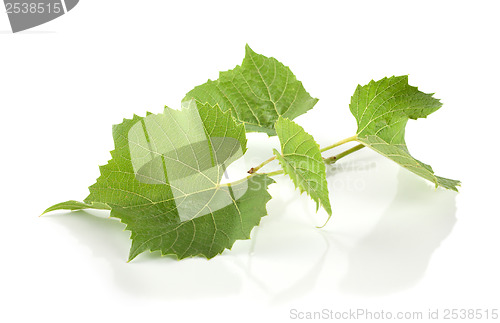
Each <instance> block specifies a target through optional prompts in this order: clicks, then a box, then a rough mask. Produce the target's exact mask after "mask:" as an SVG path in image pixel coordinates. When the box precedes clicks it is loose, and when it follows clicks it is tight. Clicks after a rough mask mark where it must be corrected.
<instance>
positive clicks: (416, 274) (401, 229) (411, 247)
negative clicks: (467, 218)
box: [340, 170, 456, 295]
mask: <svg viewBox="0 0 500 323" xmlns="http://www.w3.org/2000/svg"><path fill="white" fill-rule="evenodd" d="M398 183H399V185H398V190H397V194H396V197H395V198H394V201H393V202H392V204H391V205H390V206H389V207H388V209H387V210H386V212H385V213H384V215H383V216H382V218H381V219H380V221H379V222H378V223H377V225H376V226H375V228H374V229H373V230H372V231H371V232H370V233H369V234H368V235H367V236H366V237H364V238H363V239H362V240H361V241H360V242H359V243H357V244H356V245H355V246H354V247H352V249H350V250H348V251H347V252H348V272H347V274H346V276H345V277H344V278H343V279H342V280H341V283H340V288H341V290H342V291H343V292H346V293H354V294H362V295H380V294H389V293H393V292H397V291H400V290H404V289H407V288H409V287H411V286H413V285H415V284H416V283H417V282H418V281H419V280H420V279H421V278H422V277H423V275H424V273H425V271H426V269H427V266H428V264H429V260H430V258H431V256H432V254H433V252H434V251H435V250H436V249H437V248H438V247H439V246H440V244H441V242H442V241H443V240H444V239H446V237H447V236H448V235H449V234H450V232H451V231H452V229H453V226H454V225H455V222H456V217H455V212H456V203H455V198H456V193H455V192H452V191H447V190H444V189H437V190H434V189H433V188H431V187H429V185H428V184H427V183H425V182H424V181H422V180H420V179H418V178H416V177H415V175H414V174H412V173H410V172H408V171H404V170H403V171H400V172H399V175H398Z"/></svg>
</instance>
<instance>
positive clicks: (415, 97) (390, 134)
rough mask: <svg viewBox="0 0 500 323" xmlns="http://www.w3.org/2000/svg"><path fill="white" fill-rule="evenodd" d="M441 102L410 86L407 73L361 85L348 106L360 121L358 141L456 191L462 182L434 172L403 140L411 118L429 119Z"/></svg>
mask: <svg viewBox="0 0 500 323" xmlns="http://www.w3.org/2000/svg"><path fill="white" fill-rule="evenodd" d="M441 105H442V104H441V102H439V100H438V99H435V98H433V97H432V94H427V93H423V92H420V91H419V90H418V89H417V88H416V87H413V86H410V85H408V76H406V75H405V76H393V77H390V78H383V79H382V80H379V81H376V82H375V81H371V82H370V83H368V84H367V85H365V86H360V85H358V87H357V88H356V91H355V92H354V95H353V96H352V98H351V104H350V106H349V108H350V110H351V112H352V114H353V115H354V117H355V118H356V120H357V123H358V130H357V137H358V141H359V142H361V143H362V144H364V145H365V146H367V147H370V148H371V149H373V150H375V151H376V152H378V153H380V154H382V155H383V156H385V157H387V158H389V159H391V160H393V161H395V162H396V163H398V164H399V165H401V166H403V167H405V168H406V169H408V170H410V171H412V172H413V173H415V174H417V175H419V176H421V177H423V178H425V179H427V180H429V181H431V182H433V183H434V184H435V185H436V187H438V186H442V187H444V188H447V189H450V190H454V191H457V186H460V181H457V180H452V179H447V178H443V177H439V176H436V175H434V171H433V170H432V168H431V166H429V165H427V164H424V163H422V162H421V161H419V160H417V159H415V158H413V157H412V156H411V155H410V153H409V151H408V148H407V146H406V143H405V139H404V138H405V127H406V123H407V121H408V119H418V118H426V117H427V116H428V115H429V114H431V113H432V112H434V111H436V110H438V109H439V108H440V107H441Z"/></svg>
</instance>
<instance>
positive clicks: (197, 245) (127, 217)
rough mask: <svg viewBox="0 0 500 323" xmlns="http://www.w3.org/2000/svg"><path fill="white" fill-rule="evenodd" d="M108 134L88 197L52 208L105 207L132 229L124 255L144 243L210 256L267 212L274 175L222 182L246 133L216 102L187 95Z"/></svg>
mask: <svg viewBox="0 0 500 323" xmlns="http://www.w3.org/2000/svg"><path fill="white" fill-rule="evenodd" d="M113 137H114V141H115V150H113V151H112V152H111V156H112V159H111V160H110V161H109V162H108V164H107V165H105V166H101V167H100V171H101V176H100V177H99V178H98V179H97V182H96V183H95V184H94V185H92V186H91V187H90V188H89V189H90V195H89V196H88V197H87V198H86V199H85V201H84V202H85V203H86V204H81V203H80V204H78V202H77V203H75V202H74V201H73V202H71V201H69V202H66V203H61V204H59V208H58V209H80V208H83V207H84V206H86V205H90V206H91V207H92V206H102V205H107V206H109V208H111V216H113V217H116V218H119V219H120V220H121V221H122V222H123V223H125V224H126V225H127V230H130V231H131V232H132V234H131V238H132V247H131V250H130V255H129V260H132V259H134V258H135V257H136V256H137V255H138V254H140V253H142V252H144V251H147V250H150V251H155V250H159V251H161V253H162V254H163V255H166V254H173V255H176V256H177V257H178V259H182V258H186V257H190V256H196V255H203V256H205V257H207V258H212V257H214V256H216V255H217V254H219V253H221V252H223V251H224V249H226V248H228V249H230V248H231V247H232V245H233V244H234V242H235V241H236V240H238V239H248V238H249V235H250V232H251V230H252V228H253V227H254V226H256V225H258V224H259V222H260V218H261V217H262V216H264V215H266V203H267V202H268V201H269V200H270V198H271V196H270V195H269V194H268V193H267V187H268V185H270V184H271V183H273V182H274V181H273V180H272V179H271V178H269V177H268V176H267V175H255V176H252V177H250V178H249V179H245V180H242V181H239V182H236V183H233V184H221V179H222V176H223V174H224V171H225V169H226V167H227V166H228V165H229V164H230V163H231V162H233V161H234V160H236V159H238V158H239V157H241V156H242V155H243V153H244V151H245V150H246V137H245V129H244V126H243V125H242V124H237V123H236V122H235V121H234V120H233V118H232V117H231V115H230V113H224V112H223V111H222V110H220V108H219V107H218V106H210V105H208V104H204V105H201V106H199V107H197V105H196V103H195V102H194V100H192V101H188V102H184V103H183V108H182V110H180V111H178V110H172V109H169V108H167V107H166V108H165V110H164V113H163V114H148V115H147V117H145V118H142V117H138V116H134V118H133V119H131V120H127V119H125V120H124V121H123V123H122V124H120V125H117V126H114V128H113ZM56 206H57V205H56ZM56 206H54V207H56ZM54 207H52V208H49V209H51V210H54ZM56 209H57V208H56Z"/></svg>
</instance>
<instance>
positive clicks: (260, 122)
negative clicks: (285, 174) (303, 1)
mask: <svg viewBox="0 0 500 323" xmlns="http://www.w3.org/2000/svg"><path fill="white" fill-rule="evenodd" d="M192 98H194V99H195V100H196V101H197V102H200V103H206V102H208V103H210V104H211V105H215V104H218V105H219V106H220V107H221V109H222V110H223V111H231V113H232V115H233V117H234V118H235V119H236V120H238V121H239V122H242V123H244V124H245V127H246V129H247V131H257V132H265V133H267V134H268V135H270V136H271V135H275V134H276V131H275V130H274V124H275V122H276V120H278V117H280V116H283V117H285V118H288V119H291V120H292V119H294V118H296V117H298V116H299V115H301V114H303V113H305V112H307V111H308V110H310V109H312V108H313V107H314V105H315V104H316V102H318V99H315V98H313V97H311V96H310V95H309V93H307V92H306V90H305V89H304V86H303V85H302V83H301V82H300V81H298V80H297V79H296V77H295V76H294V75H293V73H292V72H291V71H290V69H289V68H288V67H287V66H285V65H283V64H282V63H280V62H278V61H277V60H276V59H275V58H272V57H270V58H268V57H265V56H263V55H259V54H257V53H255V52H254V51H253V50H252V49H251V48H250V47H249V46H248V45H246V47H245V58H244V59H243V63H242V64H241V66H236V67H235V68H234V69H232V70H229V71H226V72H221V73H220V74H219V79H217V80H215V81H211V80H208V81H207V83H205V84H202V85H199V86H197V87H195V88H194V89H193V90H191V91H190V92H189V93H187V95H186V97H185V99H184V100H190V99H192Z"/></svg>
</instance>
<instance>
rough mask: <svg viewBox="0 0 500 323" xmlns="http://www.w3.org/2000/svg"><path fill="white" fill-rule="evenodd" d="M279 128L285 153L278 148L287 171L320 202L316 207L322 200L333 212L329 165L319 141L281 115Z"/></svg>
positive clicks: (296, 183) (303, 189) (328, 209)
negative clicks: (324, 159) (324, 158)
mask: <svg viewBox="0 0 500 323" xmlns="http://www.w3.org/2000/svg"><path fill="white" fill-rule="evenodd" d="M276 132H277V134H278V138H279V139H280V143H281V154H280V153H279V152H278V151H277V150H276V149H274V154H275V155H276V158H277V159H278V160H279V162H280V164H281V167H282V168H283V170H284V172H285V174H288V176H290V178H291V179H292V181H293V183H294V184H295V187H298V188H299V190H300V193H303V192H304V191H305V192H307V194H309V196H310V197H311V198H312V199H313V200H314V201H315V202H316V211H317V210H318V208H319V205H320V204H321V205H322V206H323V208H324V209H325V210H326V212H327V213H328V215H330V216H331V215H332V208H331V206H330V199H329V197H328V184H327V181H326V167H325V163H324V161H323V157H321V152H320V150H319V145H318V144H317V143H316V141H315V140H314V138H313V137H312V136H311V135H310V134H308V133H307V132H305V131H304V129H303V128H302V127H301V126H299V125H298V124H296V123H295V122H293V121H290V120H288V119H285V118H282V117H280V118H279V119H278V121H277V122H276Z"/></svg>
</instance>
